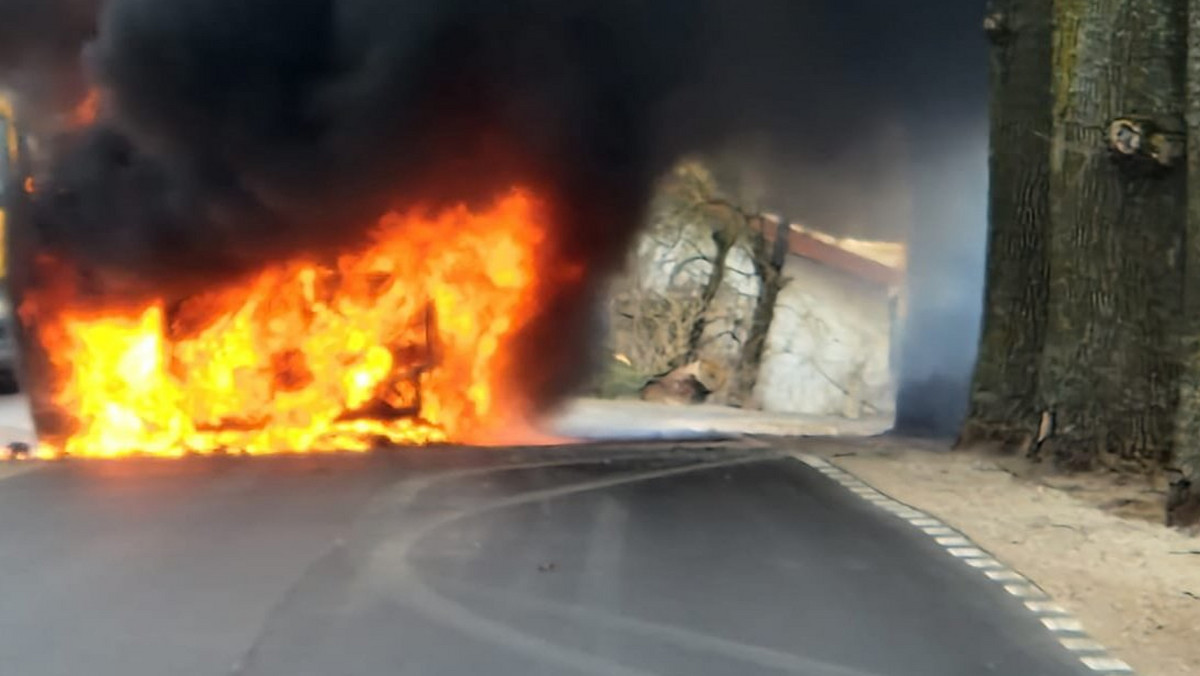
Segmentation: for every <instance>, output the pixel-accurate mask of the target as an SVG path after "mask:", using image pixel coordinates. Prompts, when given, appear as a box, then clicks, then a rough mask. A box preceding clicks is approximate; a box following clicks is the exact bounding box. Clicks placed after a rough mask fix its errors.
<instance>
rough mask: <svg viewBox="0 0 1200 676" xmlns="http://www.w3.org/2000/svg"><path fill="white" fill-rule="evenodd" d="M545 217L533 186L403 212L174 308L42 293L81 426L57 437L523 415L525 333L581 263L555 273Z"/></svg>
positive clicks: (81, 441)
mask: <svg viewBox="0 0 1200 676" xmlns="http://www.w3.org/2000/svg"><path fill="white" fill-rule="evenodd" d="M545 218H546V215H545V213H544V210H543V209H541V207H540V205H539V204H538V203H537V202H536V201H535V200H534V199H533V198H532V197H530V196H529V195H528V194H527V193H524V192H514V193H513V194H510V195H508V196H506V197H505V198H503V199H501V200H499V201H497V202H496V203H495V205H494V206H493V207H491V208H490V209H488V210H487V211H486V213H478V214H477V213H471V212H469V211H468V210H467V208H466V207H457V208H454V209H450V210H448V211H445V212H443V213H440V214H437V215H433V216H430V215H427V214H424V213H419V212H414V213H409V214H396V213H392V214H388V215H387V216H385V217H383V218H382V219H381V220H380V221H379V224H378V227H377V228H376V230H375V232H374V233H373V234H374V237H373V240H372V244H371V245H370V246H368V247H365V248H363V249H362V250H360V251H357V252H355V253H351V254H344V255H342V256H341V257H340V258H339V259H338V260H337V261H336V262H330V263H327V264H322V263H318V262H314V261H306V260H295V261H291V262H288V263H286V264H278V265H272V266H270V267H268V268H266V269H264V270H263V271H261V272H260V273H259V274H257V275H256V276H255V277H254V278H253V279H252V280H250V281H249V282H248V283H242V284H240V285H238V286H235V287H231V288H222V289H217V290H213V291H211V292H208V293H205V294H203V295H201V296H196V297H192V298H189V299H187V300H186V301H184V302H183V303H175V304H172V305H170V306H169V307H168V305H167V304H166V302H165V301H162V300H160V301H154V302H149V303H144V304H141V305H140V306H138V307H129V308H119V309H113V308H106V309H103V310H97V309H95V308H90V307H87V304H86V303H85V301H82V300H79V299H78V298H79V294H78V293H77V292H72V294H71V296H72V300H70V301H63V300H61V299H60V298H59V296H57V295H53V294H52V293H51V291H50V290H45V291H44V292H42V293H41V294H40V295H39V293H38V292H35V293H32V294H31V295H30V296H28V297H27V298H26V302H25V303H24V304H23V305H22V308H21V312H22V315H23V316H24V317H25V318H26V319H27V320H32V321H33V322H34V325H35V326H36V329H35V330H36V332H37V335H38V337H39V340H40V342H41V344H42V346H43V348H44V349H45V350H46V352H47V353H48V354H49V357H50V359H51V361H52V365H53V371H54V381H55V382H54V385H53V401H54V404H55V405H56V406H57V407H58V408H59V409H60V410H61V411H63V412H64V413H66V414H67V415H68V416H69V417H70V418H72V419H73V420H74V423H75V424H74V425H73V426H72V430H73V431H71V432H70V433H69V434H68V435H67V436H66V438H64V439H62V440H61V441H56V440H50V442H51V446H52V447H53V451H54V452H55V453H68V454H72V455H84V456H118V455H124V454H128V453H146V454H156V455H179V454H183V453H186V452H200V453H210V452H217V451H223V450H228V451H235V452H248V453H269V452H302V451H310V450H330V449H354V450H361V449H368V448H371V447H372V446H374V445H376V444H378V443H379V442H381V441H386V442H390V443H401V444H428V443H436V442H442V441H463V440H470V439H471V438H472V437H473V435H478V434H482V433H486V432H487V430H488V429H489V428H494V427H495V426H497V425H503V424H505V423H507V422H510V421H513V420H519V419H521V418H522V417H523V416H524V414H525V413H527V411H525V410H524V406H523V403H522V402H521V401H520V399H519V397H518V396H516V393H515V392H514V391H513V390H512V388H511V387H510V388H506V384H511V383H512V382H514V378H515V377H517V375H518V374H517V373H515V368H516V364H514V363H511V362H510V358H511V356H512V346H513V343H514V337H515V335H516V334H517V332H519V331H520V329H521V328H522V327H523V326H524V325H526V324H527V323H528V322H529V320H530V319H531V318H533V317H534V316H536V315H537V314H538V313H539V312H541V311H543V309H544V305H545V303H546V300H545V299H546V297H547V296H550V295H552V293H553V291H552V290H551V289H552V285H555V284H561V283H569V281H570V279H571V278H572V276H573V275H572V274H571V272H572V271H570V270H562V271H557V272H555V271H553V270H550V271H546V270H542V269H540V266H544V265H546V264H547V263H546V261H544V260H543V259H542V258H541V257H539V251H540V250H541V248H542V246H543V245H544V241H545V238H546V233H547V232H549V230H548V228H547V227H546V225H547V224H546V223H545Z"/></svg>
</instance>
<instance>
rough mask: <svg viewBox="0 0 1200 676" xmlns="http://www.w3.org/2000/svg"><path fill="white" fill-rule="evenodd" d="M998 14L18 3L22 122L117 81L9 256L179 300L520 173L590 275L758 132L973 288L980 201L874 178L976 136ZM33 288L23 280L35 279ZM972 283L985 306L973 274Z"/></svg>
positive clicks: (865, 226)
mask: <svg viewBox="0 0 1200 676" xmlns="http://www.w3.org/2000/svg"><path fill="white" fill-rule="evenodd" d="M982 5H983V3H982V0H968V1H967V2H963V1H962V0H929V1H928V2H924V3H916V4H914V3H897V2H894V1H893V0H841V1H840V2H832V1H829V2H826V1H823V0H812V1H808V0H741V1H737V2H735V1H733V0H0V83H2V85H3V86H8V87H9V88H12V89H16V90H18V91H19V92H20V94H21V95H22V103H23V104H25V107H26V111H27V113H28V114H27V115H26V120H27V121H30V120H42V119H56V117H57V115H59V114H61V113H63V112H64V111H68V110H69V109H70V108H71V107H73V106H75V105H77V104H78V102H79V101H80V100H82V99H83V98H84V96H85V92H86V87H87V85H88V84H89V83H90V84H93V85H96V86H99V87H100V88H101V90H102V91H103V92H104V97H103V99H104V103H103V106H102V111H101V116H100V120H99V121H98V123H97V124H95V125H93V126H91V127H89V128H87V129H85V130H82V131H78V132H76V133H74V134H72V135H69V136H67V137H65V138H62V139H60V140H58V141H56V142H55V143H53V144H50V143H45V142H43V143H42V146H43V148H42V149H43V150H44V151H47V152H46V153H44V154H45V155H48V158H49V159H48V160H47V161H46V163H45V164H44V165H43V168H42V171H41V173H40V175H39V189H38V192H37V204H36V214H35V217H34V218H30V219H22V222H24V221H25V220H28V221H29V222H30V223H32V227H22V228H21V229H20V232H17V233H13V236H14V237H17V238H19V239H21V240H22V243H21V246H19V247H17V246H14V247H12V248H13V249H22V248H23V249H27V250H38V249H41V250H51V251H54V252H56V253H59V254H60V255H63V256H66V257H69V258H71V259H72V260H74V261H75V262H76V263H77V264H78V265H79V266H80V267H82V268H90V269H94V270H97V271H99V273H98V274H97V276H96V278H97V279H98V280H101V281H100V282H97V283H98V285H99V286H100V287H101V290H102V291H103V290H104V288H105V285H106V284H107V285H108V286H112V282H111V278H112V276H111V275H110V276H106V275H105V274H103V273H104V272H105V271H113V270H115V271H119V272H121V275H120V277H121V279H122V280H124V282H126V283H127V282H129V281H130V280H132V281H133V284H132V288H133V289H134V291H136V290H138V289H142V290H146V291H151V292H153V293H155V294H159V293H179V294H186V293H188V292H189V290H191V289H194V288H196V287H197V286H200V285H205V284H211V283H213V281H214V280H219V279H221V278H222V277H225V276H236V275H238V274H240V273H241V272H242V271H245V270H249V269H253V268H256V267H258V266H259V265H261V264H262V263H263V262H264V261H267V260H271V259H273V258H275V257H279V256H286V255H289V254H290V253H291V252H294V251H298V250H312V249H315V248H321V247H331V248H336V247H338V246H341V245H343V244H346V243H349V242H352V240H353V239H354V238H355V237H357V236H359V235H361V234H362V233H363V231H364V230H365V228H366V227H368V226H369V224H370V223H372V222H373V220H374V219H375V217H377V216H378V215H379V214H380V213H381V212H382V211H383V210H385V209H387V208H389V207H392V206H401V207H403V206H405V205H406V204H407V203H410V202H411V201H413V200H414V199H418V198H419V199H420V200H421V201H423V202H429V201H431V200H445V201H461V200H468V201H470V200H475V199H487V198H489V197H490V196H491V194H493V193H494V192H495V190H496V189H497V187H499V186H501V185H503V184H506V183H511V182H516V181H522V182H526V183H530V184H533V185H535V186H537V188H538V189H539V190H540V191H542V192H544V193H545V194H547V195H548V196H549V197H550V198H551V199H552V200H553V202H554V204H555V206H556V208H557V210H558V222H559V223H561V224H562V229H561V230H562V231H561V232H560V233H559V234H560V241H559V242H558V244H557V246H559V247H560V248H561V251H559V254H560V255H562V256H564V257H571V258H574V259H577V260H584V261H587V263H588V268H589V270H590V271H591V277H590V278H589V281H590V282H595V281H596V280H598V279H601V278H602V277H603V275H604V274H605V273H606V272H608V271H610V270H612V269H614V268H615V267H616V266H617V265H618V264H619V262H620V261H621V259H622V257H623V254H624V252H625V251H626V247H627V246H628V244H629V243H630V240H631V239H632V237H633V235H634V233H635V231H636V229H637V226H638V225H639V224H640V222H641V210H642V206H643V205H644V204H645V202H646V198H647V194H648V191H649V190H650V187H651V185H652V182H653V180H654V178H655V177H656V176H658V175H660V173H661V171H662V170H663V169H664V168H665V167H666V166H667V164H668V163H669V162H671V161H673V160H674V159H675V158H676V157H677V156H678V155H679V154H680V153H682V152H692V151H704V150H710V149H712V150H718V149H721V148H724V147H726V146H725V145H724V144H725V142H726V140H727V139H730V138H734V139H736V138H737V137H738V135H739V134H745V133H750V134H754V135H756V137H755V138H760V139H765V144H764V145H765V147H767V148H769V150H768V152H767V153H766V157H765V160H764V166H763V167H760V169H763V173H765V174H766V175H768V176H769V177H770V180H769V181H767V183H768V184H767V185H766V186H764V187H765V188H766V191H767V194H766V195H764V204H765V205H766V206H768V207H775V208H779V209H781V210H784V211H785V212H786V213H787V214H788V215H790V216H791V217H792V218H794V219H797V220H800V221H803V222H806V223H809V224H811V225H813V226H814V227H817V228H821V229H827V230H831V231H835V232H840V233H841V234H849V235H856V236H875V237H885V238H896V239H900V238H907V235H908V232H907V229H905V228H901V227H899V226H898V225H897V223H899V222H901V221H906V220H911V221H912V222H913V229H914V230H915V231H916V234H915V235H914V238H915V239H914V241H919V242H922V244H921V246H920V247H918V248H916V249H915V250H914V254H913V261H912V263H913V265H912V267H913V268H914V269H921V270H922V271H923V277H924V278H925V279H927V280H931V282H930V284H928V285H926V286H933V285H936V284H941V282H940V281H939V280H944V281H945V282H946V283H949V284H955V283H958V282H960V278H961V277H962V276H961V275H959V274H958V273H957V272H956V270H950V269H949V267H951V266H950V264H949V263H948V262H947V261H956V260H959V259H962V258H963V255H962V252H963V251H964V250H967V251H973V250H974V249H975V248H977V247H976V243H978V242H982V236H983V229H982V227H976V225H975V224H974V222H973V219H974V218H975V215H976V214H982V213H983V209H982V204H983V198H982V194H980V195H978V196H975V197H973V198H972V199H976V201H977V202H978V204H977V205H975V204H974V203H972V204H971V205H967V206H965V207H964V208H963V209H961V210H958V211H955V212H954V213H950V211H949V210H947V209H942V208H941V207H940V206H938V205H941V204H942V202H943V201H944V200H943V197H944V193H945V190H944V189H942V188H941V186H943V185H944V181H941V180H939V179H938V178H937V177H936V176H934V177H931V178H930V179H929V180H928V181H927V182H928V183H930V184H931V185H932V186H933V187H930V188H922V187H921V185H915V187H914V188H913V190H914V191H915V193H916V194H915V195H914V196H912V197H911V198H910V199H912V200H913V201H914V202H915V205H916V206H915V207H914V208H913V209H912V211H913V212H914V213H913V214H912V215H911V218H910V219H909V218H905V217H903V216H901V215H900V214H899V212H900V211H903V209H899V208H897V207H896V205H893V204H891V203H890V202H889V203H886V204H885V203H882V201H881V199H880V197H879V196H880V195H881V194H887V193H888V191H886V190H880V187H881V186H880V185H879V183H880V180H879V179H877V178H875V177H878V176H884V175H889V174H891V175H896V174H903V173H905V172H908V173H913V174H914V175H916V173H918V172H920V173H922V174H924V173H926V172H924V167H926V166H933V165H936V164H937V163H936V162H935V160H937V157H934V156H937V155H939V154H940V153H941V150H940V149H942V148H945V147H947V145H948V144H949V145H952V146H954V147H957V146H958V145H960V144H959V143H958V141H956V140H954V139H950V140H949V141H948V140H947V139H946V138H945V136H946V134H945V133H944V130H945V129H946V128H947V127H948V126H950V127H955V126H961V125H958V124H957V122H958V121H960V120H973V119H977V118H982V116H983V115H984V114H985V110H984V107H983V105H982V102H983V93H984V92H983V87H982V84H983V83H984V81H985V79H986V78H985V73H986V71H985V61H984V59H983V58H982V51H981V46H982V40H981V39H980V36H979V29H978V21H979V17H980V16H982V12H983V6H982ZM938 110H941V111H948V112H945V113H944V116H943V117H949V118H953V119H952V120H950V122H953V123H954V124H949V123H947V122H946V120H944V119H942V118H940V117H939V116H938V115H934V114H931V113H932V112H933V111H938ZM881 126H882V127H886V128H888V129H890V128H892V127H899V128H900V129H901V130H902V131H901V132H900V138H901V139H902V141H903V142H902V143H900V144H899V145H900V146H902V147H906V148H909V149H910V150H908V151H904V152H899V153H897V152H893V151H892V150H886V149H885V150H882V151H876V152H872V151H864V150H863V146H864V145H870V144H871V143H873V141H871V140H870V139H877V138H883V137H887V136H888V134H890V133H891V132H888V133H887V134H881V133H880V129H881ZM42 141H45V139H42ZM889 143H890V142H889ZM863 158H866V159H863ZM881 163H883V164H887V165H888V166H889V167H891V168H889V169H884V168H881V166H880V165H881ZM972 166H974V165H972ZM831 169H833V170H832V171H831ZM934 171H935V172H936V171H940V170H938V169H935V170H934ZM979 171H980V172H982V171H983V166H982V164H980V167H979ZM958 173H961V171H960V170H959V169H958V168H957V167H955V168H953V169H948V170H947V171H945V172H942V174H939V175H943V174H944V175H946V176H952V175H957V174H958ZM809 178H819V179H821V180H808V179H809ZM913 183H914V184H922V181H921V180H917V181H913ZM829 186H834V187H835V188H836V189H830V188H829ZM922 190H924V191H925V193H927V194H925V193H922ZM969 190H970V191H971V192H972V194H974V192H977V191H975V189H974V187H969ZM864 202H869V203H871V204H872V205H873V208H872V209H870V210H866V213H867V217H866V218H865V219H864V218H863V217H859V216H858V215H857V214H859V213H863V210H862V209H860V208H859V207H860V206H861V205H862V204H863V203H864ZM922 205H930V206H928V208H926V207H925V206H922ZM943 212H945V213H943ZM879 216H881V217H882V219H883V220H880V221H879V222H866V221H869V220H876V219H877V217H879ZM884 221H889V222H884ZM14 253H16V254H17V256H16V258H14V260H13V262H12V265H11V267H12V268H13V269H14V272H18V271H19V268H20V267H21V266H22V265H23V263H24V260H22V259H21V255H20V251H15V252H14ZM975 272H977V271H975ZM968 276H970V275H968ZM104 280H109V281H107V282H106V281H104ZM12 282H13V287H14V289H13V290H14V291H15V292H16V294H17V295H19V294H20V288H21V286H22V284H23V283H26V282H22V280H21V278H20V275H19V274H17V275H16V278H15V279H13V280H12ZM942 285H945V284H942ZM962 285H963V287H964V288H967V285H971V288H974V289H975V291H974V292H969V293H966V294H965V295H966V296H971V297H975V296H977V295H978V289H977V287H978V280H976V279H974V278H973V277H972V278H971V279H970V280H963V281H962ZM127 286H128V285H127ZM593 287H594V284H585V285H583V286H582V287H581V288H579V289H575V290H573V291H572V292H571V293H564V294H563V295H562V296H561V303H560V306H561V307H560V308H558V309H559V310H560V311H561V312H562V313H563V314H562V315H554V316H552V317H548V318H547V319H546V321H543V322H541V323H539V324H537V325H535V326H534V327H532V328H531V330H530V335H529V340H528V341H526V344H527V345H528V346H529V350H530V352H531V353H534V354H536V355H537V360H538V362H539V363H542V364H545V367H544V368H541V369H539V372H542V373H546V374H554V377H548V378H546V379H545V381H544V382H539V383H534V384H532V385H531V389H532V390H533V392H532V394H534V395H536V396H538V397H540V398H542V399H548V398H552V397H553V396H554V395H555V394H557V393H559V392H561V391H563V389H564V388H565V387H566V386H567V385H569V381H570V378H568V377H567V374H577V373H578V371H579V369H578V368H577V366H578V360H579V359H580V358H581V356H582V354H583V350H584V345H585V344H586V341H585V340H584V339H583V338H584V334H585V333H587V331H588V326H589V322H587V321H586V318H587V315H588V313H589V307H588V306H589V301H590V295H591V293H592V290H593ZM127 290H128V288H123V289H122V291H123V292H124V291H127ZM968 291H970V290H969V289H968ZM972 294H974V295H972ZM929 297H930V294H928V293H925V292H924V291H921V290H920V289H918V292H917V293H914V294H913V297H912V302H913V304H914V306H915V305H920V304H928V303H929V302H930V301H928V298H929ZM955 302H958V301H955ZM977 302H978V300H977V298H975V300H974V301H973V303H974V304H972V302H968V303H959V305H962V307H961V308H958V309H956V310H955V311H954V312H943V311H942V309H940V308H939V309H938V310H937V312H936V313H933V315H930V313H928V312H924V311H922V312H917V311H915V310H914V318H913V321H910V323H909V331H910V333H911V334H912V336H910V337H909V339H908V340H907V341H906V344H907V345H909V346H917V347H919V346H922V345H924V346H930V347H928V349H926V350H924V351H922V350H921V349H917V347H913V348H912V349H909V348H906V355H907V356H906V359H905V361H906V363H907V364H909V365H916V366H917V367H919V366H920V364H922V363H924V362H923V361H922V359H921V358H920V357H923V356H925V355H924V352H929V353H930V355H928V356H931V357H932V356H935V355H937V354H941V353H943V352H944V350H942V348H941V347H940V346H943V345H950V346H951V347H954V348H955V349H957V348H958V347H962V348H963V350H964V352H965V353H966V357H965V362H966V363H965V364H958V363H957V362H956V363H955V364H954V365H953V366H952V367H951V369H952V371H953V376H954V378H955V379H961V378H962V377H965V376H964V372H969V368H970V365H969V361H970V356H971V355H970V354H969V353H970V351H971V345H970V343H971V342H972V335H973V333H972V331H973V330H974V328H973V326H970V325H973V324H974V322H975V321H976V319H977V316H978V315H977ZM959 309H961V310H962V311H961V312H959V311H958V310H959ZM934 315H936V317H938V318H952V319H946V320H945V321H944V322H943V323H945V324H948V325H951V327H952V328H953V329H954V330H953V331H944V330H941V329H938V328H935V327H937V326H941V325H940V324H938V323H937V322H934V321H926V320H925V319H924V318H925V317H927V316H934ZM938 321H942V320H941V319H939V320H938ZM913 336H915V338H914V337H913ZM934 346H936V347H934ZM960 361H963V360H960ZM939 369H944V367H943V366H941V365H939ZM917 370H919V369H917ZM926 375H927V374H925V373H923V372H922V373H917V372H916V371H915V370H913V369H912V368H908V367H906V373H905V375H904V376H903V377H904V379H905V380H921V379H923V378H925V377H926ZM911 400H912V401H914V402H915V403H917V404H919V405H920V406H919V407H921V408H929V407H932V408H935V409H940V408H941V407H940V406H937V405H936V404H933V403H930V402H929V401H926V400H927V397H924V396H919V397H915V398H911Z"/></svg>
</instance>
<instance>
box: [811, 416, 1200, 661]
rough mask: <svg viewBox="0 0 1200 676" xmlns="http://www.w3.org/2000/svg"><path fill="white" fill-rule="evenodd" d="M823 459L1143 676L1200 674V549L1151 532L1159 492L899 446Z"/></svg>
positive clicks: (874, 443) (855, 447) (854, 446)
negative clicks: (1031, 593) (1068, 615)
mask: <svg viewBox="0 0 1200 676" xmlns="http://www.w3.org/2000/svg"><path fill="white" fill-rule="evenodd" d="M821 452H822V454H824V455H827V456H830V457H831V459H832V461H833V462H835V463H836V464H838V465H840V466H841V467H843V468H844V469H846V470H847V471H850V472H852V473H854V474H856V475H858V476H859V477H860V478H861V479H863V480H864V481H867V482H868V483H871V484H873V485H874V486H875V487H876V488H878V489H880V490H882V491H884V492H885V493H888V494H890V495H891V496H892V497H894V498H896V499H898V500H901V501H903V502H906V503H908V504H910V505H912V506H914V507H917V508H919V509H921V510H923V511H926V512H929V513H931V514H933V515H935V516H937V517H938V518H940V519H942V520H943V521H946V522H947V523H949V524H951V525H952V526H954V527H955V528H957V529H959V530H961V531H962V532H964V533H966V534H967V535H968V536H969V537H971V538H972V539H973V540H975V541H976V542H978V543H979V544H980V545H981V546H983V547H984V548H986V549H988V550H990V551H991V552H992V553H993V554H995V555H996V556H997V558H999V559H1001V560H1002V561H1004V562H1005V563H1007V564H1008V565H1010V566H1011V567H1013V568H1015V569H1016V570H1018V571H1020V572H1022V573H1023V574H1025V575H1026V576H1027V577H1029V578H1031V579H1032V580H1034V581H1035V582H1036V583H1037V584H1039V585H1040V586H1041V587H1042V588H1043V589H1045V590H1046V591H1047V592H1048V593H1049V594H1050V595H1052V596H1053V597H1054V598H1055V599H1056V600H1058V601H1059V602H1060V603H1061V604H1062V605H1064V606H1066V607H1067V608H1068V609H1069V610H1070V611H1071V612H1072V613H1074V614H1075V615H1076V616H1077V617H1078V618H1079V619H1080V620H1081V621H1082V622H1083V623H1084V626H1085V627H1086V628H1087V629H1088V631H1089V632H1090V633H1091V634H1092V635H1093V636H1094V637H1096V638H1097V640H1099V641H1101V642H1102V643H1104V644H1105V645H1107V646H1108V647H1109V648H1110V649H1111V650H1112V651H1113V652H1114V653H1115V654H1116V655H1118V656H1120V657H1121V658H1122V659H1124V660H1125V661H1127V662H1128V663H1129V664H1130V665H1131V666H1133V667H1134V669H1135V670H1136V671H1137V673H1138V674H1140V675H1141V676H1183V675H1185V674H1200V639H1198V638H1197V637H1198V633H1200V537H1195V536H1194V535H1189V534H1184V533H1180V532H1177V531H1173V530H1169V529H1167V528H1165V527H1163V526H1162V525H1160V523H1156V522H1154V521H1151V520H1150V518H1151V517H1153V518H1154V519H1160V518H1161V515H1162V496H1161V495H1160V494H1159V491H1160V488H1159V487H1156V486H1151V485H1149V484H1148V483H1147V482H1142V481H1136V482H1128V483H1124V484H1121V483H1117V482H1114V481H1113V480H1112V479H1108V478H1105V477H1082V478H1078V477H1070V478H1064V477H1058V478H1054V477H1042V476H1038V473H1037V472H1036V471H1030V468H1029V467H1028V466H1025V465H1024V463H1023V461H1017V460H1014V459H1006V458H998V457H995V456H991V455H988V454H983V453H949V452H947V448H946V447H945V446H938V445H933V444H919V443H915V442H905V441H901V440H893V439H863V440H845V439H839V440H830V441H825V442H823V443H822V444H821Z"/></svg>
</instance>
